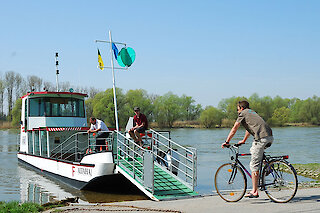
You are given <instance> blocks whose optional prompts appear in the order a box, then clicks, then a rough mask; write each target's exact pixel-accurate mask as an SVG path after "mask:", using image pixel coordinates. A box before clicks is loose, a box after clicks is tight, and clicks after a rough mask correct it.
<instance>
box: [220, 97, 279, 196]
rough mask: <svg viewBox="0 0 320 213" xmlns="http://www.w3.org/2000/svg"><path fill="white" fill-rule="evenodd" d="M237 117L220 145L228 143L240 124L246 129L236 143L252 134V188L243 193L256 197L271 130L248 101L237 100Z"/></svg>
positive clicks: (271, 136) (244, 140) (270, 141)
mask: <svg viewBox="0 0 320 213" xmlns="http://www.w3.org/2000/svg"><path fill="white" fill-rule="evenodd" d="M237 110H238V115H239V116H238V119H237V120H236V122H235V123H234V126H233V127H232V129H231V131H230V133H229V135H228V137H227V140H226V141H225V142H224V143H223V144H222V145H221V148H224V147H226V146H228V145H229V142H230V140H231V139H232V137H233V136H234V135H235V134H236V132H237V130H238V128H239V127H240V125H241V124H242V125H243V126H244V128H245V129H246V133H245V135H244V138H243V140H241V141H239V142H238V144H239V145H241V144H244V143H245V142H246V140H247V139H248V137H249V136H250V135H252V136H253V137H254V140H253V142H252V146H251V148H250V153H251V161H250V169H251V172H252V190H251V191H250V192H249V193H248V194H246V195H245V197H248V198H258V197H259V193H258V180H259V165H260V163H261V160H262V158H263V152H264V149H265V148H267V147H270V146H271V144H272V142H273V135H272V130H271V128H270V127H269V125H268V124H267V123H266V122H265V121H264V120H263V119H262V118H261V117H260V116H259V115H258V114H257V113H256V112H255V111H253V110H252V109H250V107H249V102H247V101H239V103H238V104H237Z"/></svg>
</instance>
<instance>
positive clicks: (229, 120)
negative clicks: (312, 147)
mask: <svg viewBox="0 0 320 213" xmlns="http://www.w3.org/2000/svg"><path fill="white" fill-rule="evenodd" d="M241 100H247V101H248V102H249V103H250V108H251V109H253V110H254V111H256V112H257V113H258V114H259V115H260V116H261V117H262V118H263V119H264V120H265V121H267V123H269V124H270V125H271V126H284V125H287V124H288V123H307V124H311V125H320V98H319V97H317V96H313V97H312V98H308V99H306V100H300V99H298V98H292V99H289V98H281V97H280V96H276V97H274V98H271V97H270V96H265V97H259V95H258V94H256V93H255V94H253V95H251V96H250V97H249V98H247V97H231V98H226V99H223V100H221V101H220V103H219V104H218V107H217V108H215V107H213V106H207V107H206V108H205V109H204V110H203V111H202V113H201V115H200V119H199V120H200V122H201V124H202V125H203V126H204V127H206V128H212V127H215V126H231V125H233V122H234V121H235V119H236V118H237V116H238V115H237V110H236V106H237V103H238V102H239V101H241Z"/></svg>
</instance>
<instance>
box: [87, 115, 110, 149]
mask: <svg viewBox="0 0 320 213" xmlns="http://www.w3.org/2000/svg"><path fill="white" fill-rule="evenodd" d="M90 123H91V127H90V129H89V130H88V133H96V135H97V136H96V139H97V142H96V145H97V146H96V151H99V150H106V143H105V139H106V138H107V137H108V136H109V132H108V131H109V129H108V127H107V125H106V124H105V123H104V122H103V121H102V120H99V119H96V118H94V117H91V118H90ZM99 145H100V146H99Z"/></svg>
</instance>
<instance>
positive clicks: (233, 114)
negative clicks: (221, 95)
mask: <svg viewBox="0 0 320 213" xmlns="http://www.w3.org/2000/svg"><path fill="white" fill-rule="evenodd" d="M242 100H248V99H247V98H245V97H235V96H234V97H231V98H226V99H222V101H220V102H219V104H218V109H220V110H221V111H222V112H223V113H225V116H226V118H228V119H231V120H235V119H236V118H237V117H238V112H237V104H238V102H239V101H242Z"/></svg>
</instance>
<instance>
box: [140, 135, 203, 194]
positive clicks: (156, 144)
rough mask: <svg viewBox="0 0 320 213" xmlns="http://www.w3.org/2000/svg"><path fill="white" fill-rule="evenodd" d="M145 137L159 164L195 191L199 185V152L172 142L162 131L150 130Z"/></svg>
mask: <svg viewBox="0 0 320 213" xmlns="http://www.w3.org/2000/svg"><path fill="white" fill-rule="evenodd" d="M145 135H146V141H147V143H149V146H150V148H151V150H152V152H153V155H154V158H155V159H156V161H157V163H158V164H159V165H161V166H162V167H165V168H166V169H167V170H168V171H170V172H171V173H173V174H174V175H176V177H177V178H178V179H179V180H180V181H182V182H184V183H185V185H186V186H188V187H189V188H190V189H192V190H194V187H195V186H196V184H197V150H196V149H195V148H193V147H184V146H182V145H180V144H178V143H176V142H174V141H172V140H171V139H170V138H168V137H166V136H165V134H163V133H162V132H160V131H155V130H153V129H150V130H148V131H147V132H146V134H145ZM150 136H151V137H150Z"/></svg>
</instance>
